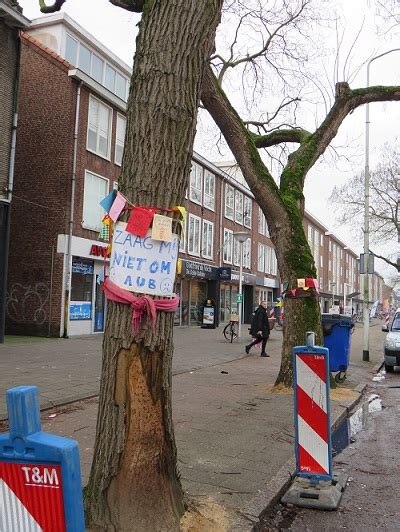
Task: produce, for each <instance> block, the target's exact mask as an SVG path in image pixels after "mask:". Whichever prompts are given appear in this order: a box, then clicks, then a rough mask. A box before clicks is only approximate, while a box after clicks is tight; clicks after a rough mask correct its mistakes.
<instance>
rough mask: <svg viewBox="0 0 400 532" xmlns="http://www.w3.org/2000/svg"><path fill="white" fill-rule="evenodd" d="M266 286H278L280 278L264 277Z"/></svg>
mask: <svg viewBox="0 0 400 532" xmlns="http://www.w3.org/2000/svg"><path fill="white" fill-rule="evenodd" d="M264 286H267V287H269V288H278V287H279V283H278V279H270V278H269V277H264Z"/></svg>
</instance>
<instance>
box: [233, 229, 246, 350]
mask: <svg viewBox="0 0 400 532" xmlns="http://www.w3.org/2000/svg"><path fill="white" fill-rule="evenodd" d="M249 236H250V234H249V233H248V232H247V231H238V232H237V233H233V238H234V239H235V240H236V241H237V242H239V245H240V268H239V294H238V310H239V312H238V314H239V324H238V340H240V332H241V331H240V329H241V326H242V304H243V296H242V284H243V283H242V277H243V244H244V243H245V242H246V240H247V239H248V238H249Z"/></svg>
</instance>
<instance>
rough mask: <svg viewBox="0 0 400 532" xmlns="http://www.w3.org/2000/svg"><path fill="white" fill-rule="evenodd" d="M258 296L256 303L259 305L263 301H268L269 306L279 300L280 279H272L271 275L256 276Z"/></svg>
mask: <svg viewBox="0 0 400 532" xmlns="http://www.w3.org/2000/svg"><path fill="white" fill-rule="evenodd" d="M256 284H257V286H256V297H255V304H256V305H259V304H260V303H261V301H266V302H267V307H268V308H269V307H272V305H273V302H274V301H277V299H278V297H279V296H280V290H279V281H278V279H271V278H270V277H257V278H256Z"/></svg>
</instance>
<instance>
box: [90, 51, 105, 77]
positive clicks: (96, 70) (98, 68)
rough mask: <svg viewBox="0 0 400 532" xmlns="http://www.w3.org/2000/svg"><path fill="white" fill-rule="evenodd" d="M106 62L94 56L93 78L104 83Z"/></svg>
mask: <svg viewBox="0 0 400 532" xmlns="http://www.w3.org/2000/svg"><path fill="white" fill-rule="evenodd" d="M103 70H104V61H103V60H102V59H100V57H98V56H97V55H96V54H92V72H91V74H92V78H93V79H95V80H96V81H98V82H99V83H103Z"/></svg>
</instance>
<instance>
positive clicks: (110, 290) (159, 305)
mask: <svg viewBox="0 0 400 532" xmlns="http://www.w3.org/2000/svg"><path fill="white" fill-rule="evenodd" d="M103 290H104V294H105V296H106V298H107V299H110V300H111V301H115V302H116V303H125V305H130V306H131V307H132V329H133V332H135V333H137V332H138V331H139V329H140V324H141V322H142V318H143V313H144V312H145V313H146V314H147V316H148V319H149V321H150V324H151V326H152V327H153V328H154V327H155V325H156V311H157V310H162V311H164V312H175V310H176V309H177V308H178V305H179V297H178V296H177V295H175V296H174V297H172V298H169V299H167V298H165V299H153V298H152V297H151V296H135V295H134V294H133V293H132V292H128V290H124V289H123V288H120V287H119V286H117V285H116V284H115V283H113V282H112V281H111V280H110V278H109V277H106V279H105V280H104V283H103Z"/></svg>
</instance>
